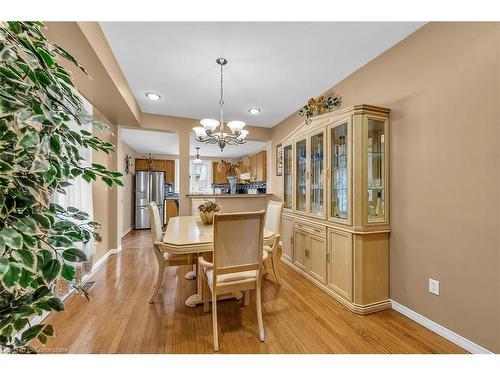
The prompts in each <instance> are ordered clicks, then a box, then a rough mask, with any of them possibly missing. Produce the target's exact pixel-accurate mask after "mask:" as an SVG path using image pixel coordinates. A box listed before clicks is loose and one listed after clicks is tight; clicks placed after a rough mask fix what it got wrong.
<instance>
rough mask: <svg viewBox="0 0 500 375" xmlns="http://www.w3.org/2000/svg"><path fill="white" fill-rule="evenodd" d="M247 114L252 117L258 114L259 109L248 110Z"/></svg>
mask: <svg viewBox="0 0 500 375" xmlns="http://www.w3.org/2000/svg"><path fill="white" fill-rule="evenodd" d="M248 112H250V113H251V114H252V115H256V114H258V113H260V109H259V108H250V109H249V110H248Z"/></svg>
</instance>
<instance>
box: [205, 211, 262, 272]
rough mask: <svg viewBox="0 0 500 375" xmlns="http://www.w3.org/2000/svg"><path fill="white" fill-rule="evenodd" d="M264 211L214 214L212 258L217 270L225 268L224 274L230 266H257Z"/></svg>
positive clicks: (258, 264)
mask: <svg viewBox="0 0 500 375" xmlns="http://www.w3.org/2000/svg"><path fill="white" fill-rule="evenodd" d="M264 214H265V212H264V211H258V212H242V213H227V214H215V215H214V224H213V225H214V253H213V257H214V258H213V261H214V268H215V269H216V270H217V269H226V270H225V271H224V273H225V272H229V271H230V268H232V267H236V268H238V267H240V266H245V267H249V268H253V269H258V268H259V267H260V264H261V262H262V246H263V235H264V233H263V232H264ZM252 265H253V266H252ZM235 271H236V270H235ZM233 272H234V271H233ZM218 273H222V272H218Z"/></svg>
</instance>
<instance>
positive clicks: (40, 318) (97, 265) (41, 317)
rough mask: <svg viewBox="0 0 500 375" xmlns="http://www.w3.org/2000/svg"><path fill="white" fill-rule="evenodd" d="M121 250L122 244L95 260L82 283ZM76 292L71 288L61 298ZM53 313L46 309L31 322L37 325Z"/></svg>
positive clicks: (63, 298) (62, 299)
mask: <svg viewBox="0 0 500 375" xmlns="http://www.w3.org/2000/svg"><path fill="white" fill-rule="evenodd" d="M120 251H122V247H121V245H120V246H118V248H116V249H110V250H109V251H108V252H107V253H106V254H104V255H103V256H102V257H101V258H99V259H98V260H97V262H95V263H94V264H93V265H92V270H91V271H90V273H89V274H87V275H85V276H84V277H83V278H82V282H81V283H82V284H85V282H86V281H87V280H89V279H91V278H92V277H94V275H95V274H96V272H97V271H99V269H100V268H101V267H102V266H103V265H104V263H106V261H107V260H108V258H109V257H110V256H111V255H115V254H118V253H119V252H120ZM73 292H74V289H73V288H72V289H70V291H69V292H68V293H66V294H65V295H64V296H62V297H60V300H61V301H64V300H65V299H66V298H68V297H69V296H70V295H71V294H72V293H73ZM50 314H51V312H49V311H44V313H43V314H42V315H37V316H35V317H34V318H33V319H31V320H30V324H31V325H35V324H40V323H41V322H43V321H44V320H45V318H46V317H48V316H49V315H50Z"/></svg>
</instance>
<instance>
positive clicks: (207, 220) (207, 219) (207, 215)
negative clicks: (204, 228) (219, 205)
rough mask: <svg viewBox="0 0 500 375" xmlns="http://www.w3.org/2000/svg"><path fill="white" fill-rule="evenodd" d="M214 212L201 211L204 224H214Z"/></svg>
mask: <svg viewBox="0 0 500 375" xmlns="http://www.w3.org/2000/svg"><path fill="white" fill-rule="evenodd" d="M214 213H215V212H214V211H212V212H203V211H200V219H201V221H202V222H203V224H212V223H213V222H214Z"/></svg>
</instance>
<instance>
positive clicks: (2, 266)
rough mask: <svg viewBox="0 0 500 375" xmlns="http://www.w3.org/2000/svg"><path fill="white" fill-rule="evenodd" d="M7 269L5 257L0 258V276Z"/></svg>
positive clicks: (7, 264) (7, 262) (7, 263)
mask: <svg viewBox="0 0 500 375" xmlns="http://www.w3.org/2000/svg"><path fill="white" fill-rule="evenodd" d="M8 269H9V261H8V260H7V259H5V258H0V276H2V275H3V274H4V273H5V272H7V270H8Z"/></svg>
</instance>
